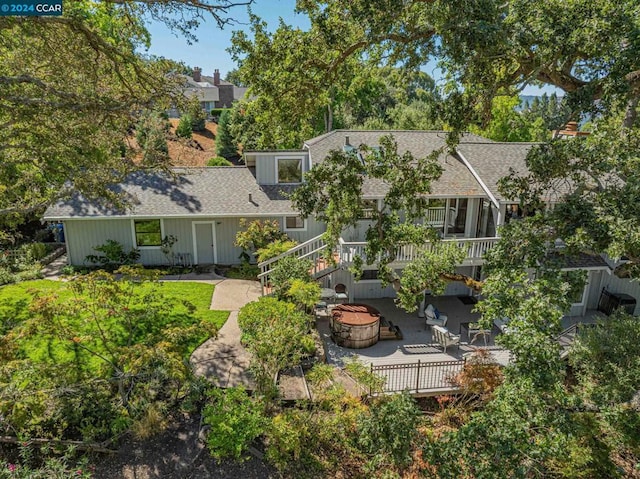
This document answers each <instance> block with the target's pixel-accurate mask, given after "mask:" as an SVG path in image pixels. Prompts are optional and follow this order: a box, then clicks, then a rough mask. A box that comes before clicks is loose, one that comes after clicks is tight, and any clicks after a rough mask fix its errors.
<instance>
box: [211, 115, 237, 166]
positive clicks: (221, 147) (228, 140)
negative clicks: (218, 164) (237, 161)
mask: <svg viewBox="0 0 640 479" xmlns="http://www.w3.org/2000/svg"><path fill="white" fill-rule="evenodd" d="M229 117H230V114H229V110H224V111H223V112H222V114H221V115H220V122H219V123H218V135H217V137H216V153H217V155H218V156H222V157H223V158H227V159H229V158H233V157H235V156H238V147H237V145H236V143H235V142H234V141H233V138H232V136H231V132H230V131H229Z"/></svg>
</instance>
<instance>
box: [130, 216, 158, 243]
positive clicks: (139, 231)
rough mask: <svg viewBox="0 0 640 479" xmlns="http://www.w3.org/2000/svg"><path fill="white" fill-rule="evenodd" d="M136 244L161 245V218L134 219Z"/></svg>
mask: <svg viewBox="0 0 640 479" xmlns="http://www.w3.org/2000/svg"><path fill="white" fill-rule="evenodd" d="M133 229H134V234H135V238H136V246H160V245H161V244H162V230H161V227H160V220H134V222H133Z"/></svg>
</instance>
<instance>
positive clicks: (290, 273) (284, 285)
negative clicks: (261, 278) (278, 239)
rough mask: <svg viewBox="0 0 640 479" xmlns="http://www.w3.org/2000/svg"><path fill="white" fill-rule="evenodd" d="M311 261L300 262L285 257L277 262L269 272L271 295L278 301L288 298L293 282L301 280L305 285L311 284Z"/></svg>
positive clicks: (291, 257)
mask: <svg viewBox="0 0 640 479" xmlns="http://www.w3.org/2000/svg"><path fill="white" fill-rule="evenodd" d="M312 266H313V263H312V262H311V260H301V259H298V258H294V257H293V256H286V257H284V258H282V259H280V260H278V262H277V264H276V266H275V267H274V268H273V271H272V272H271V276H270V281H271V287H272V288H273V294H274V295H275V296H276V297H277V298H280V299H285V298H287V297H288V293H289V290H290V289H291V285H292V283H293V282H294V281H295V280H297V279H298V280H301V281H304V282H305V283H308V282H311V281H312V278H311V274H310V273H309V271H311V267H312Z"/></svg>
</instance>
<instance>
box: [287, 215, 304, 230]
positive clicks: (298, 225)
mask: <svg viewBox="0 0 640 479" xmlns="http://www.w3.org/2000/svg"><path fill="white" fill-rule="evenodd" d="M306 227H307V225H306V221H305V220H303V219H302V218H301V217H300V216H285V218H284V229H285V230H303V229H306Z"/></svg>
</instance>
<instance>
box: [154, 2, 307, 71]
mask: <svg viewBox="0 0 640 479" xmlns="http://www.w3.org/2000/svg"><path fill="white" fill-rule="evenodd" d="M295 5H296V2H295V0H256V1H255V2H254V4H253V5H252V6H251V10H252V11H253V13H255V14H256V15H258V16H259V17H261V18H262V19H263V20H265V21H266V22H267V23H268V25H269V28H270V29H275V28H276V27H277V26H278V19H279V18H280V17H282V18H283V19H284V21H285V23H287V24H290V25H298V26H300V27H301V28H307V27H308V26H309V21H308V20H307V17H306V16H305V15H296V14H295V13H294V9H295ZM229 16H230V17H232V18H234V19H236V20H237V22H238V23H235V24H230V25H227V26H225V28H224V29H223V30H221V29H220V27H218V25H217V24H216V22H215V21H214V20H213V19H211V20H210V21H208V22H206V23H202V25H201V26H200V28H199V29H198V30H196V31H195V32H194V34H195V35H196V37H197V38H198V42H197V43H194V44H193V45H189V44H188V43H187V41H186V40H185V38H184V37H182V36H176V34H174V33H172V32H171V31H170V30H169V29H168V28H167V27H166V26H165V25H164V24H160V23H157V22H153V23H150V24H149V25H148V28H149V32H150V33H151V48H150V49H149V50H148V51H147V52H146V53H150V54H153V55H158V56H162V57H165V58H170V59H172V60H182V61H183V62H184V63H186V64H187V65H189V66H191V67H200V68H202V73H204V74H205V75H212V74H213V70H214V69H215V68H218V69H219V70H220V73H221V75H222V77H223V78H224V75H226V73H227V72H228V71H229V70H232V69H234V68H235V63H234V62H233V60H232V59H231V55H230V54H229V53H228V52H227V51H226V49H227V48H229V47H230V46H231V32H233V31H234V30H247V31H249V15H248V12H247V8H246V7H236V8H233V9H231V10H229Z"/></svg>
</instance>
